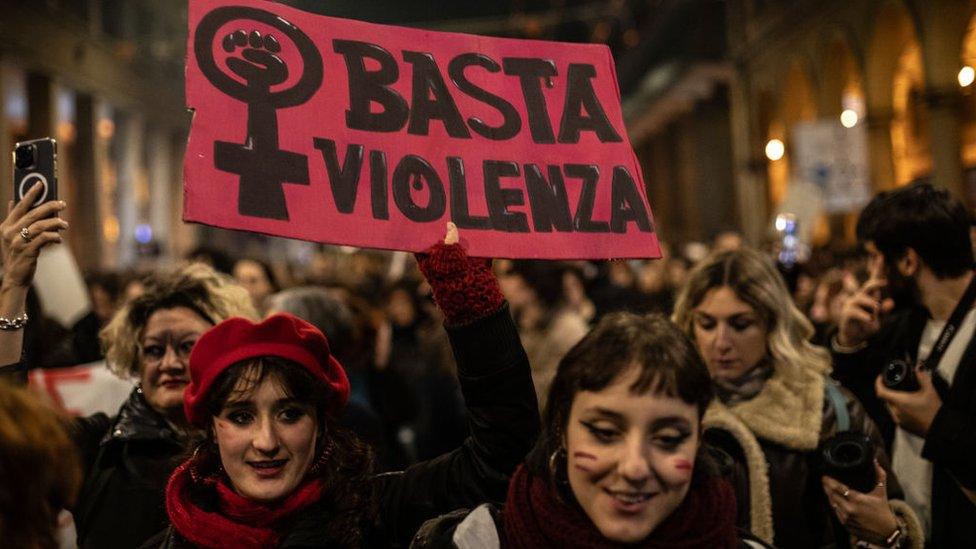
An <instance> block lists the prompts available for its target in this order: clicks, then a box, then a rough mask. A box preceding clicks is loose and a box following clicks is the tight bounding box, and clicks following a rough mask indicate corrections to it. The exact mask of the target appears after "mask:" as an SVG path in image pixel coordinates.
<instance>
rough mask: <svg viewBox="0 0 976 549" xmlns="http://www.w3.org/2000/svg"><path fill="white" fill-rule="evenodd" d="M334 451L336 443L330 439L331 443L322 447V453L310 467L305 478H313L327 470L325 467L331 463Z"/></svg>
mask: <svg viewBox="0 0 976 549" xmlns="http://www.w3.org/2000/svg"><path fill="white" fill-rule="evenodd" d="M333 450H335V442H333V441H332V439H329V442H327V443H325V446H323V447H322V451H321V452H319V455H318V457H317V458H315V461H314V462H313V463H312V465H310V466H309V468H308V471H307V472H306V473H305V476H306V477H313V476H316V475H318V474H319V473H321V472H322V470H323V469H324V468H325V465H326V464H327V463H328V462H329V458H330V457H332V451H333Z"/></svg>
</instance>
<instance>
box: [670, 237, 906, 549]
mask: <svg viewBox="0 0 976 549" xmlns="http://www.w3.org/2000/svg"><path fill="white" fill-rule="evenodd" d="M674 321H675V323H676V324H678V326H679V327H680V328H681V329H682V330H684V332H685V333H686V334H687V335H688V336H690V337H691V338H693V339H694V341H695V343H696V344H697V346H698V350H699V351H700V352H701V355H702V357H703V358H704V359H705V363H706V364H707V366H708V370H709V372H710V374H711V376H712V379H713V380H714V383H715V387H716V392H717V397H718V398H717V400H716V401H715V402H714V403H713V404H712V405H711V406H710V407H709V408H708V411H707V413H706V414H705V417H704V427H705V429H706V440H708V441H709V442H710V443H712V444H714V445H715V446H717V447H719V448H721V449H723V450H724V451H725V452H726V453H728V454H729V455H731V456H732V457H733V459H734V461H735V468H734V475H733V478H734V479H735V482H734V484H735V492H736V496H737V500H738V503H739V505H738V524H740V525H741V526H743V527H745V528H749V529H750V530H751V531H752V532H753V533H754V534H756V535H757V536H759V537H760V538H762V539H763V540H765V541H766V542H769V543H773V544H775V545H776V546H777V547H811V548H812V547H850V546H852V545H854V544H859V545H858V546H866V545H867V544H870V546H877V547H894V546H898V547H921V546H922V544H923V542H924V538H923V537H922V535H921V529H920V526H919V523H918V520H917V518H916V517H915V515H914V513H913V512H912V511H911V509H910V508H908V506H907V505H906V504H905V503H904V502H903V501H900V498H901V490H900V487H899V486H898V483H897V481H896V479H895V478H894V477H893V475H892V474H891V472H890V470H889V464H888V459H887V456H886V455H885V452H884V446H883V443H882V441H881V437H880V434H879V432H878V430H877V428H876V427H875V425H874V424H873V422H872V421H871V420H870V418H868V417H867V415H866V413H865V412H864V409H863V407H862V406H861V404H860V403H859V402H858V401H857V399H856V398H855V397H854V396H853V395H852V394H850V393H849V392H848V391H846V390H844V389H842V388H840V387H839V386H837V385H836V384H834V382H833V381H832V380H831V379H830V378H829V373H830V356H829V354H828V353H827V351H826V350H825V349H822V348H819V347H816V346H814V345H812V344H811V343H810V341H809V340H810V338H811V337H812V336H813V333H814V331H813V326H812V325H811V324H810V322H809V320H807V319H806V318H805V317H804V316H803V314H802V313H801V312H800V311H799V310H798V309H797V307H796V306H795V305H794V304H793V301H792V299H791V298H790V294H789V292H788V291H787V289H786V286H785V284H784V282H783V280H782V278H781V277H780V275H779V273H778V272H777V271H776V269H775V268H774V266H773V264H772V262H771V261H770V260H768V259H767V258H766V257H764V256H762V255H761V254H759V253H758V252H756V251H753V250H736V251H727V252H721V253H717V254H713V255H712V256H710V257H708V258H706V259H705V260H703V261H702V262H701V263H700V264H699V265H698V266H697V267H696V268H695V269H694V270H693V271H692V272H691V274H690V276H689V278H688V280H687V281H686V283H685V285H684V287H683V288H682V289H681V291H680V293H679V295H678V300H677V303H676V306H675V312H674ZM834 402H837V403H838V406H840V405H842V406H843V407H844V409H843V410H841V411H840V413H838V410H837V409H835V404H834ZM844 416H846V417H847V418H848V419H849V421H848V423H849V424H850V430H851V431H853V432H859V433H863V434H865V435H867V436H868V437H869V438H870V440H871V442H872V443H873V446H874V450H873V451H874V454H875V457H876V459H875V463H874V467H875V476H876V479H877V482H876V485H875V486H874V488H873V489H871V490H870V491H868V492H865V493H861V492H858V491H856V490H854V489H853V488H851V487H850V486H845V485H844V484H842V483H841V482H839V481H837V480H835V479H833V478H831V477H829V476H825V475H822V470H821V468H820V461H819V460H820V451H819V449H820V448H821V447H822V445H823V444H824V443H825V442H826V441H828V440H829V439H830V438H831V437H833V436H834V435H835V434H837V433H838V432H839V431H840V425H841V424H842V423H843V422H842V421H839V418H841V417H844Z"/></svg>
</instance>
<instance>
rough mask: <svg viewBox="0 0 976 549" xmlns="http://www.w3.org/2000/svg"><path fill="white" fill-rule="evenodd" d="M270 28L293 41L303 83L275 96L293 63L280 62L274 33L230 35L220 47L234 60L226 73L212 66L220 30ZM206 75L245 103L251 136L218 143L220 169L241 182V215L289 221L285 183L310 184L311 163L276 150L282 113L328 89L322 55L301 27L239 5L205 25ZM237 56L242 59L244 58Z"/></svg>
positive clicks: (199, 34) (201, 50)
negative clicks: (244, 23) (248, 25)
mask: <svg viewBox="0 0 976 549" xmlns="http://www.w3.org/2000/svg"><path fill="white" fill-rule="evenodd" d="M243 19H250V20H252V21H258V22H260V23H264V24H266V25H268V26H270V27H272V28H274V29H276V30H277V31H280V32H281V34H282V35H283V36H284V37H287V38H288V39H289V40H291V41H292V42H293V43H294V44H295V47H296V49H297V50H298V53H299V54H300V56H301V58H302V65H303V66H302V74H301V78H299V79H298V81H297V82H296V83H295V84H294V85H292V86H291V87H289V88H287V89H284V90H278V91H271V88H272V87H273V86H276V85H278V84H282V83H284V82H285V81H287V80H288V75H289V71H288V64H287V63H286V62H285V61H284V60H283V59H282V58H281V57H280V56H279V55H278V54H279V53H280V52H281V43H280V42H279V41H278V39H277V38H275V36H274V35H272V34H270V33H269V34H266V35H262V34H261V33H260V32H258V31H257V30H252V31H251V32H250V33H248V32H247V31H245V30H236V31H233V32H231V33H229V34H227V35H225V36H224V38H223V42H222V44H221V45H222V47H223V50H224V51H225V52H227V53H230V54H234V55H231V56H230V57H228V58H227V59H226V63H227V68H228V69H230V71H231V72H232V73H234V75H236V76H237V77H238V78H240V79H241V80H243V82H241V81H240V80H238V79H237V78H234V77H232V76H230V75H229V74H227V73H226V72H224V71H223V70H222V69H221V68H220V67H219V66H218V65H217V62H216V60H215V59H214V53H213V46H214V39H215V38H216V36H217V31H218V30H219V29H220V28H221V27H222V26H224V25H225V24H227V23H229V22H231V21H238V20H243ZM193 50H194V55H195V56H196V59H197V64H198V65H199V66H200V71H201V72H202V73H203V75H204V76H205V77H206V78H207V79H208V80H209V81H210V83H211V84H213V85H214V87H215V88H217V89H218V90H220V91H222V92H224V93H225V94H227V95H228V96H230V97H233V98H235V99H239V100H241V101H243V102H245V103H247V137H246V138H245V140H244V143H243V144H240V143H231V142H227V141H215V142H214V166H215V167H216V168H217V169H218V170H221V171H225V172H228V173H233V174H237V175H239V176H240V185H239V188H238V200H237V210H238V213H240V214H241V215H247V216H252V217H263V218H267V219H283V220H287V219H288V207H287V204H286V203H285V192H284V189H283V188H282V185H283V184H284V183H293V184H300V185H308V184H309V181H308V158H307V157H306V156H305V155H303V154H298V153H294V152H290V151H283V150H281V149H280V148H279V146H278V114H277V109H280V108H285V107H292V106H295V105H301V104H302V103H304V102H306V101H308V99H309V98H311V97H312V95H314V94H315V92H316V91H318V88H319V86H320V85H321V84H322V56H321V55H320V54H319V51H318V49H317V48H316V47H315V44H314V43H312V41H311V39H309V37H308V36H307V35H306V34H305V33H303V32H302V31H301V30H299V29H298V27H296V26H294V25H292V24H291V23H289V22H288V21H285V20H284V19H282V18H280V17H278V16H277V15H274V14H272V13H270V12H267V11H264V10H260V9H256V8H246V7H241V6H227V7H222V8H217V9H215V10H213V11H211V12H210V13H208V14H207V15H205V16H204V17H203V19H201V20H200V23H199V24H198V25H197V30H196V33H195V35H194V40H193ZM238 54H239V56H238Z"/></svg>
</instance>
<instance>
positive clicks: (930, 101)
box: [627, 0, 976, 244]
mask: <svg viewBox="0 0 976 549" xmlns="http://www.w3.org/2000/svg"><path fill="white" fill-rule="evenodd" d="M697 4H698V5H699V6H701V7H702V9H706V10H707V11H709V12H714V11H718V10H722V11H723V12H724V13H723V15H724V21H725V23H724V34H725V37H724V38H725V43H726V49H725V52H724V55H722V56H721V58H720V59H697V60H694V61H693V62H692V63H689V64H688V66H687V67H686V68H685V70H684V71H683V73H682V74H683V76H682V77H680V78H675V79H674V80H673V85H672V86H670V87H669V88H668V89H667V91H666V92H662V93H660V94H658V95H657V96H655V97H653V98H648V99H645V100H643V101H636V102H635V97H637V96H636V95H635V94H631V95H630V96H629V97H628V98H627V100H628V101H630V102H631V105H630V107H631V108H630V109H629V110H628V112H629V113H630V116H629V117H628V126H629V128H630V130H631V137H632V139H633V141H634V144H635V147H636V149H637V151H638V154H639V156H640V157H641V159H642V161H643V163H644V165H645V174H647V173H649V174H650V175H649V176H648V178H647V179H648V181H649V192H650V195H651V198H652V200H655V201H657V202H658V203H659V205H658V207H657V208H655V211H656V212H664V211H668V212H670V215H671V217H680V218H682V219H683V220H685V221H679V222H672V223H671V224H670V226H669V225H668V224H667V223H666V224H665V226H664V232H665V237H666V238H668V233H670V234H671V235H673V236H672V238H673V239H674V240H686V239H699V240H703V239H708V238H710V237H711V236H713V235H714V234H715V232H716V231H717V230H719V229H720V228H721V227H724V226H727V225H731V226H732V227H734V228H737V229H738V230H740V231H741V232H742V233H743V234H744V235H745V236H746V237H747V239H748V240H749V241H751V242H754V243H758V242H761V241H763V240H764V239H765V238H766V237H767V236H768V234H769V231H770V228H771V226H772V219H771V218H772V215H773V213H774V212H775V211H776V210H777V208H778V207H779V205H780V204H781V203H782V202H783V200H785V199H786V197H787V195H788V194H789V193H790V191H791V185H794V186H795V182H796V180H797V173H796V170H797V168H796V166H795V165H794V164H795V163H794V162H793V161H794V157H795V156H796V154H795V153H796V150H795V146H796V143H795V141H796V139H795V130H796V128H797V127H798V125H801V124H803V123H810V122H827V121H834V122H838V121H839V122H841V123H842V124H843V126H845V127H850V128H854V127H857V126H860V131H863V132H864V133H865V135H866V146H867V158H866V162H867V173H868V181H869V185H870V190H871V191H878V190H884V189H889V188H892V187H895V186H898V185H904V184H907V183H909V182H913V181H919V180H929V181H932V182H933V183H935V184H937V185H940V186H943V187H946V188H948V189H951V190H952V191H953V192H955V193H957V194H958V195H959V196H962V197H964V198H965V200H967V201H968V203H969V204H970V205H973V204H974V203H976V201H974V195H973V184H972V182H971V181H972V179H973V173H976V116H974V112H976V96H974V93H973V91H972V88H973V87H974V86H973V85H972V84H973V79H974V76H976V72H974V69H973V67H974V66H976V30H974V28H976V25H974V14H976V3H974V2H971V1H969V0H815V1H814V0H728V1H727V2H708V1H702V2H697ZM709 67H711V69H712V70H711V73H708V71H707V70H706V69H709ZM696 68H697V69H696ZM659 69H660V66H659V65H658V66H650V67H647V68H646V71H645V78H646V77H647V76H648V75H651V74H652V73H653V71H655V70H659ZM695 70H698V72H699V75H698V77H697V79H696V78H695V77H694V75H693V72H694V71H695ZM689 81H690V82H691V83H692V84H694V83H695V82H697V83H698V84H699V85H698V86H697V88H696V87H695V86H693V85H689ZM682 85H683V86H684V87H685V88H686V89H684V90H683V89H682ZM674 96H678V97H679V99H680V101H678V102H677V103H675V101H674ZM723 96H724V99H722V97H723ZM668 101H671V102H672V103H674V104H677V105H678V106H677V107H674V106H672V107H668V104H667V102H668ZM723 101H724V102H727V104H728V114H727V124H728V128H729V134H728V142H729V144H730V149H728V151H729V152H728V155H727V156H726V155H725V154H724V153H716V152H715V151H716V149H715V148H714V147H715V146H716V141H715V140H714V139H709V138H707V137H702V136H701V135H698V136H697V137H696V138H692V137H688V136H687V135H686V134H689V133H693V132H695V131H698V130H686V129H684V128H688V127H691V128H696V127H697V126H703V125H704V127H706V128H708V130H707V132H711V133H712V134H718V133H721V131H722V130H721V128H719V127H717V126H715V125H714V124H713V123H712V122H709V121H714V122H715V123H717V124H721V123H722V121H721V120H719V119H718V118H717V117H716V114H715V104H716V103H722V102H723ZM658 111H663V112H665V113H666V116H662V115H661V114H660V113H659V112H658ZM652 115H653V116H652ZM653 117H657V119H658V121H657V123H655V120H654V119H653ZM661 120H663V122H661ZM683 135H684V137H682V136H683ZM696 141H697V144H696ZM687 146H691V147H692V151H691V152H684V153H680V152H679V153H678V154H675V153H674V151H673V150H672V149H674V148H675V147H677V148H678V149H679V150H680V149H681V147H687ZM669 164H670V165H672V167H669ZM725 169H728V170H729V171H728V177H721V176H719V177H715V178H706V179H708V180H707V181H703V180H701V179H700V178H699V180H698V182H697V183H696V185H698V186H699V187H698V188H694V187H693V188H692V189H691V190H690V191H689V190H687V189H685V190H679V189H680V188H682V187H686V186H687V184H686V182H685V180H683V178H687V175H686V174H687V173H688V172H689V171H698V172H704V173H721V172H722V171H723V170H725ZM656 181H661V182H663V183H661V184H660V186H663V187H666V189H664V190H663V191H662V190H661V189H659V188H658V187H657V185H658V183H656ZM708 187H718V188H712V189H710V190H706V188H708ZM689 195H690V196H689ZM703 196H704V197H707V198H708V200H707V202H705V203H704V204H699V205H697V206H696V205H690V204H688V202H687V200H689V198H690V200H691V201H692V202H695V201H699V202H701V200H700V197H703ZM682 200H684V201H685V202H684V203H681V201H682ZM672 202H679V203H680V204H679V207H678V208H677V209H673V208H671V207H670V203H672ZM700 208H708V209H709V213H708V214H707V215H706V216H705V219H702V217H701V214H699V212H697V211H696V209H700ZM716 208H723V209H726V210H728V211H727V212H721V213H716V212H714V211H713V210H714V209H716ZM729 212H730V213H729ZM855 216H856V210H855V211H851V212H849V213H847V214H844V213H835V214H833V215H821V216H819V217H818V219H817V220H816V222H815V226H814V227H812V231H811V239H812V243H813V244H824V243H827V242H830V241H847V242H850V241H852V239H853V221H854V218H855ZM665 217H667V216H665ZM687 220H690V223H691V224H690V225H689V223H688V221H687ZM662 221H664V222H668V221H669V220H668V219H667V218H666V219H664V220H662Z"/></svg>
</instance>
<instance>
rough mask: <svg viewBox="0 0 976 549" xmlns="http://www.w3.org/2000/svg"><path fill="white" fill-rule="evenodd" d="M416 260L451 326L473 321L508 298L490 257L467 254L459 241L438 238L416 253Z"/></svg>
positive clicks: (494, 309) (445, 320) (499, 306)
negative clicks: (436, 241) (439, 239)
mask: <svg viewBox="0 0 976 549" xmlns="http://www.w3.org/2000/svg"><path fill="white" fill-rule="evenodd" d="M417 263H418V264H419V265H420V272H422V273H424V276H425V277H426V278H427V282H429V283H430V287H431V289H432V290H433V292H434V301H435V302H436V303H437V306H438V307H440V310H441V312H442V313H444V323H445V324H447V325H448V326H463V325H465V324H471V323H472V322H474V321H476V320H478V319H481V318H485V317H486V316H489V315H491V314H492V313H494V312H496V311H498V309H500V308H501V307H502V304H503V303H504V302H505V296H503V295H502V290H501V288H500V287H499V286H498V281H497V280H495V275H494V274H492V272H491V260H490V259H481V258H475V257H468V254H467V253H465V251H464V248H462V247H461V245H460V244H444V243H443V242H438V243H437V244H434V245H433V246H431V247H430V248H428V249H427V250H426V251H425V252H423V253H419V254H417Z"/></svg>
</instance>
